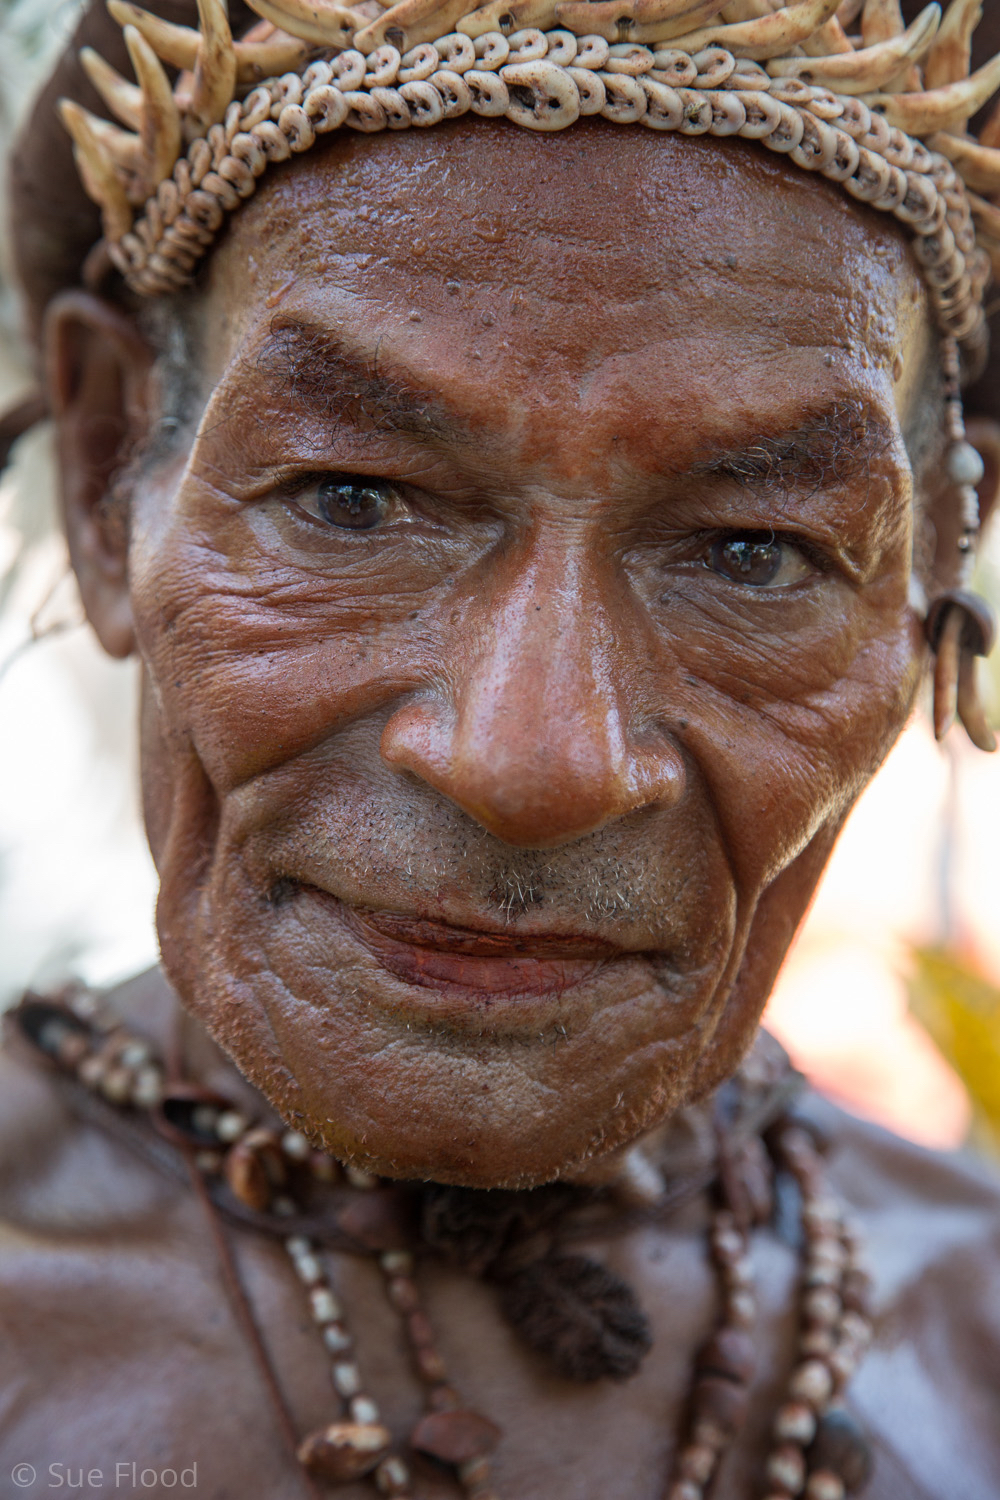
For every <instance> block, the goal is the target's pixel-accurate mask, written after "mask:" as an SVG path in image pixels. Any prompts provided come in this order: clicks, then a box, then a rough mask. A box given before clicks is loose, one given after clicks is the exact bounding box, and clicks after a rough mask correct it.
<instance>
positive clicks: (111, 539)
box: [44, 291, 153, 657]
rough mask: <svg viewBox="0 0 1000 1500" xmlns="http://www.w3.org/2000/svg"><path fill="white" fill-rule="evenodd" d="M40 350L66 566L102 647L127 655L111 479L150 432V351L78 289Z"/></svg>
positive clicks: (123, 567) (125, 321) (122, 556)
mask: <svg viewBox="0 0 1000 1500" xmlns="http://www.w3.org/2000/svg"><path fill="white" fill-rule="evenodd" d="M44 350H45V363H46V376H47V384H48V390H49V400H50V404H51V409H52V414H53V416H54V417H55V421H56V431H57V448H58V459H59V468H60V480H61V484H60V488H61V500H62V509H63V524H64V526H65V528H66V538H67V541H68V543H69V554H70V560H71V562H72V564H73V570H74V572H75V573H76V576H77V580H78V582H79V585H80V594H81V597H82V599H83V605H84V608H85V610H86V611H87V618H88V619H89V620H90V623H91V624H92V625H93V627H94V630H95V631H96V632H97V636H98V639H99V640H100V642H101V645H102V646H103V647H104V649H105V651H107V652H109V653H110V655H111V656H119V657H122V656H128V655H130V653H131V652H132V651H133V650H134V649H135V632H134V629H133V623H132V609H131V604H130V602H129V590H128V569H127V564H128V514H127V498H128V497H127V495H116V494H114V492H113V482H114V479H115V476H116V475H117V474H118V473H119V472H120V471H121V470H122V469H123V468H124V467H125V466H126V465H127V463H128V461H129V459H130V458H131V457H132V456H133V455H134V453H135V451H136V447H137V445H138V444H139V443H140V442H141V441H142V439H143V438H144V437H145V434H146V432H147V429H148V424H149V417H150V397H151V378H152V371H153V354H152V351H151V350H150V348H149V346H148V345H147V343H146V342H145V340H144V339H143V338H142V336H141V335H140V333H139V331H138V329H137V328H136V326H135V324H134V322H133V321H132V320H131V319H130V318H129V317H128V316H127V314H125V313H124V312H123V311H122V310H121V309H120V308H117V307H115V306H113V305H112V304H111V303H108V302H104V301H102V300H101V299H100V298H99V297H95V296H93V295H92V294H91V293H90V292H83V291H73V292H65V293H63V294H62V295H61V296H59V297H57V298H56V299H55V300H54V302H53V303H52V304H51V306H50V307H49V309H48V312H47V314H46V319H45V329H44Z"/></svg>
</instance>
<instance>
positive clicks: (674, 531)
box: [49, 122, 953, 1186]
mask: <svg viewBox="0 0 1000 1500" xmlns="http://www.w3.org/2000/svg"><path fill="white" fill-rule="evenodd" d="M265 247H266V250H265ZM207 278H208V279H207V286H206V290H205V293H204V297H203V301H202V307H201V309H200V312H199V326H200V329H201V331H202V333H203V347H204V351H205V352H204V355H203V359H204V370H203V376H204V380H203V390H204V395H205V400H204V402H202V403H199V420H198V424H197V431H196V432H195V431H194V430H192V431H191V432H190V433H182V434H180V436H179V438H178V441H177V444H176V451H175V453H174V454H173V456H172V457H171V458H170V459H169V460H168V461H166V462H160V463H158V464H157V465H156V466H155V467H154V468H153V470H152V472H150V469H149V466H146V468H145V469H143V468H141V467H140V468H138V469H137V470H136V471H135V472H137V473H138V475H139V477H138V478H137V479H135V480H134V482H133V483H132V486H131V493H130V494H129V496H128V499H129V504H130V509H131V521H130V540H129V545H128V549H127V570H126V566H125V546H124V542H123V540H122V534H121V528H120V527H116V526H115V525H114V524H113V522H109V521H108V519H107V517H106V514H105V512H104V511H102V509H101V507H100V503H99V502H100V500H101V497H102V495H103V493H104V490H105V487H106V480H107V476H108V474H109V473H110V472H111V469H112V468H113V463H114V461H115V460H116V452H115V450H116V447H117V445H116V443H115V442H109V440H108V437H107V434H108V432H112V433H113V434H114V436H115V437H117V436H119V435H121V434H125V435H126V436H127V435H128V434H129V433H131V434H135V433H137V432H139V431H141V428H142V426H143V423H144V422H145V421H146V420H147V419H148V417H149V415H150V414H151V413H152V414H154V415H155V412H156V403H157V394H156V374H155V369H154V367H153V366H152V364H151V361H150V357H149V355H148V352H147V351H146V350H145V349H144V346H143V345H142V343H141V341H140V340H139V339H138V338H137V336H136V335H135V334H134V333H133V332H131V331H130V329H129V327H128V325H127V324H126V322H125V320H124V319H123V318H122V317H121V315H119V314H117V313H113V312H111V311H109V310H107V309H100V308H99V307H98V306H97V304H96V303H94V304H93V305H91V301H90V300H88V299H83V298H80V297H76V298H74V299H70V300H69V301H68V302H66V303H64V304H63V305H61V307H60V308H58V309H57V310H56V311H55V312H54V314H53V316H52V317H51V318H50V328H49V348H50V367H51V369H52V370H53V372H54V375H53V380H54V385H55V388H56V390H57V399H58V402H59V404H60V407H61V432H62V452H63V464H64V475H65V477H64V487H65V492H66V504H67V515H68V521H69V529H70V537H71V546H72V549H73V553H74V560H75V563H76V566H77V569H78V572H79V574H80V577H81V582H82V586H83V590H84V595H85V598H86V600H87V603H88V608H89V611H90V614H91V618H92V619H93V620H94V623H95V625H96V626H97V628H98V631H99V633H100V634H101V635H102V639H103V640H104V641H105V644H106V645H107V646H108V647H109V649H112V650H114V651H118V652H124V651H126V650H128V649H131V646H132V644H133V641H134V643H135V645H136V646H137V649H138V650H139V652H140V653H141V656H142V659H143V665H144V680H145V706H144V716H143V780H144V789H145V803H146V816H147V824H148V827H149V831H150V839H151V844H152V847H153V852H154V855H155V858H156V861H157V865H158V867H159V870H160V874H161V879H162V890H161V898H160V906H159V927H160V934H161V940H162V948H163V958H164V963H165V966H166V969H167V973H168V975H169V977H170V978H171V980H172V981H173V983H174V984H175V986H176V987H177V989H178V990H179V992H180V994H181V996H182V997H183V999H184V1001H185V1003H186V1004H187V1005H188V1007H189V1008H190V1009H191V1010H192V1011H193V1012H194V1013H195V1014H196V1015H197V1016H198V1017H199V1018H200V1019H201V1020H202V1021H203V1022H204V1024H205V1025H206V1026H207V1028H208V1030H209V1031H210V1032H211V1034H212V1035H213V1036H214V1037H215V1038H216V1039H217V1040H219V1041H220V1042H221V1043H222V1045H223V1046H224V1047H225V1048H226V1049H227V1050H228V1051H229V1052H230V1053H231V1055H232V1056H233V1057H234V1058H235V1060H236V1061H237V1063H238V1064H239V1066H240V1068H241V1069H242V1070H243V1071H244V1072H245V1073H246V1074H247V1076H248V1077H249V1078H250V1079H251V1080H252V1082H253V1083H254V1084H256V1085H257V1086H258V1087H259V1088H260V1089H261V1090H262V1091H263V1092H264V1094H265V1095H267V1097H268V1098H269V1099H270V1100H271V1101H272V1102H273V1103H274V1104H275V1105H276V1106H277V1107H278V1108H279V1109H280V1110H281V1112H282V1113H283V1114H284V1115H285V1117H286V1118H287V1119H289V1120H291V1121H294V1123H295V1124H296V1125H298V1126H299V1127H300V1128H301V1129H303V1130H305V1131H306V1132H307V1133H308V1134H309V1135H310V1136H311V1137H312V1138H313V1139H314V1141H316V1142H317V1143H321V1144H323V1145H324V1146H325V1147H326V1148H328V1149H329V1150H331V1151H333V1152H334V1153H336V1154H337V1155H338V1156H340V1157H342V1158H349V1159H353V1160H355V1161H358V1162H362V1163H364V1164H366V1165H368V1166H371V1167H373V1168H374V1169H376V1170H378V1171H380V1172H384V1173H389V1174H395V1175H402V1176H414V1177H433V1178H436V1179H439V1180H443V1181H453V1182H461V1183H466V1184H471V1185H478V1186H489V1185H497V1184H504V1185H515V1184H525V1183H537V1182H541V1181H544V1180H547V1179H550V1178H552V1177H554V1176H556V1175H558V1174H560V1173H564V1174H566V1173H570V1174H572V1173H579V1172H580V1171H581V1170H583V1169H584V1168H585V1167H586V1165H587V1164H588V1163H595V1162H596V1163H600V1161H601V1160H606V1159H608V1158H609V1157H613V1153H614V1152H615V1151H616V1150H618V1149H620V1148H621V1147H623V1146H624V1145H626V1144H627V1143H628V1142H630V1141H632V1140H633V1139H635V1138H636V1137H637V1136H639V1135H640V1134H641V1133H642V1132H644V1131H647V1130H649V1129H650V1128H652V1127H653V1126H655V1125H656V1124H657V1123H658V1122H659V1121H661V1120H663V1119H665V1118H666V1117H668V1116H669V1115H670V1114H671V1112H672V1111H674V1110H675V1109H676V1108H677V1107H678V1106H679V1105H680V1104H682V1103H683V1102H685V1101H686V1100H689V1099H691V1098H693V1097H697V1096H699V1095H701V1094H704V1093H705V1092H706V1091H708V1090H709V1089H711V1088H713V1087H714V1086H715V1085H717V1084H718V1082H719V1081H720V1080H721V1079H722V1078H724V1077H725V1076H727V1075H728V1074H729V1073H731V1072H732V1071H733V1069H734V1068H735V1066H736V1063H737V1061H738V1059H739V1057H740V1056H741V1055H742V1053H743V1051H744V1050H745V1048H746V1047H747V1045H748V1044H749V1041H750V1039H751V1037H752V1035H753V1032H754V1029H755V1027H756V1024H757V1020H758V1017H759V1014H760V1011H761V1009H762V1007H763V1004H764V1002H765V1000H766V997H767V994H768V991H769V989H770V986H771V984H772V981H773V979H774V976H775V974H776V972H777V969H778V967H779V965H780V963H781V960H782V958H783V956H784V953H785V951H786V948H787V945H788V943H789V941H790V939H791V936H792V934H793V932H794V930H795V928H796V926H797V924H798V922H799V921H800V919H801V917H802V914H803V912H804V910H805V908H806V905H807V903H808V901H809V899H810V897H811V894H812V892H813V890H814V887H815V885H816V882H817V879H818V877H819V874H820V872H821V870H822V868H823V865H824V863H825V861H826V859H827V857H828V855H829V852H830V849H831V847H832V844H833V842H834V840H835V838H836V836H837V833H838V831H839V829H840V827H841V824H842V822H843V819H844V817H845V815H846V813H847V811H848V809H849V808H850V806H851V804H852V803H853V801H854V799H855V798H856V796H857V795H858V793H859V791H860V790H861V788H862V787H863V786H864V784H865V783H866V781H867V780H868V779H869V777H870V776H871V775H872V773H873V772H874V770H875V769H876V767H877V766H878V765H879V763H880V762H881V760H882V759H883V757H884V756H885V754H886V753H887V751H888V749H889V747H890V746H891V744H892V743H893V741H894V739H895V738H896V736H897V734H898V732H899V730H900V728H901V727H902V725H903V723H904V722H905V720H906V717H907V715H908V713H909V712H910V709H911V707H912V704H913V701H914V697H915V694H916V691H917V688H918V684H919V680H920V675H921V671H922V669H923V665H924V647H923V645H922V632H921V627H920V622H919V618H918V614H917V612H916V610H915V609H914V607H913V590H912V586H911V560H912V558H913V554H914V548H915V545H917V543H919V547H918V551H919V550H920V548H922V547H923V545H924V538H923V533H922V532H920V534H919V535H916V533H915V520H914V515H915V513H914V496H913V482H912V475H911V471H910V465H909V462H908V459H907V454H906V450H905V448H904V444H903V437H902V425H903V424H904V423H905V421H906V419H907V417H908V416H909V415H910V413H911V410H912V408H913V405H914V402H915V400H916V395H915V386H916V381H917V377H918V374H919V372H920V370H921V369H922V368H923V366H924V361H925V356H926V353H927V349H928V346H929V332H928V326H927V318H926V303H925V299H924V294H923V292H922V289H921V286H920V283H919V281H918V279H917V276H916V274H915V272H914V270H913V269H912V267H911V265H910V261H909V257H908V254H907V251H906V247H905V241H904V239H903V237H902V235H901V234H900V233H899V232H898V231H897V230H896V229H895V227H894V226H893V225H892V223H891V221H888V220H885V219H883V218H882V217H881V216H874V215H863V214H862V213H861V212H859V210H858V209H857V207H856V206H854V205H851V204H850V203H849V201H848V200H846V199H845V198H843V197H842V196H841V195H840V194H839V193H838V192H837V191H836V190H835V189H833V188H831V187H829V186H828V185H826V184H823V183H820V182H818V181H817V180H815V179H808V178H807V177H806V176H805V175H804V174H802V173H800V172H798V171H797V170H795V169H794V168H791V167H788V166H786V164H784V163H783V162H779V161H775V160H772V159H770V158H768V157H766V156H765V155H764V154H763V153H758V152H756V151H754V150H753V149H752V148H747V147H744V146H741V145H738V144H734V143H731V142H726V143H723V144H721V145H719V144H716V143H714V142H712V141H702V140H698V141H692V140H686V139H677V138H674V137H669V136H668V137H659V136H655V135H654V134H653V133H652V132H648V133H647V132H644V131H641V130H638V129H637V130H627V131H626V130H621V129H619V128H610V127H608V126H606V125H605V124H604V123H603V122H597V123H596V124H594V125H586V126H583V125H581V126H578V127H575V128H574V129H573V130H572V131H569V132H567V133H566V134H564V135H561V136H558V137H551V138H546V139H544V140H539V139H537V138H535V137H533V136H531V135H528V134H526V133H523V132H519V131H517V130H516V129H514V128H513V127H506V126H502V127H497V126H496V125H493V124H492V123H491V124H490V126H489V127H488V128H487V127H484V125H483V124H482V123H478V122H473V123H472V124H464V125H463V126H461V127H456V128H448V129H447V130H436V131H431V132H427V133H426V134H423V133H418V132H416V131H414V132H411V133H409V134H408V135H406V136H398V135H393V136H389V135H386V136H380V137H366V138H354V139H350V140H345V141H342V142H338V143H336V144H335V145H334V146H333V147H332V148H330V149H327V150H325V151H315V152H313V153H312V154H310V155H309V156H307V157H305V158H303V159H301V160H300V161H298V162H297V163H296V164H295V165H294V167H293V168H291V169H289V170H283V171H275V172H274V173H273V174H272V175H271V176H270V177H269V178H266V179H265V180H264V182H263V183H262V186H261V189H260V190H259V193H258V196H257V197H256V199H255V200H253V201H252V202H251V203H250V204H249V205H247V206H246V207H245V208H244V209H242V210H241V212H240V214H239V215H238V216H237V217H236V219H235V220H234V222H233V224H232V227H231V229H230V230H229V231H228V235H227V239H226V241H225V244H224V246H223V247H222V248H221V249H220V250H219V251H217V252H216V253H215V255H214V256H213V258H212V260H211V261H210V266H209V270H208V272H207ZM202 407H203V409H202ZM122 410H124V412H125V414H126V416H125V420H124V422H122V421H120V420H118V418H119V413H120V412H121V411H122ZM95 414H96V415H98V416H103V417H105V418H107V421H106V422H105V424H104V425H103V426H102V424H101V422H99V421H95V420H94V418H95ZM116 424H117V425H116ZM331 473H333V474H338V475H343V474H347V475H351V476H364V477H365V479H367V480H368V481H369V482H371V481H375V480H378V481H383V482H384V483H383V487H382V489H381V490H380V491H379V492H378V497H379V498H377V499H376V501H374V502H373V501H365V502H364V503H365V504H367V505H368V506H369V510H370V511H371V514H372V515H373V516H374V518H375V519H376V520H378V524H377V525H375V526H373V527H372V528H371V529H356V528H352V527H349V526H344V525H342V524H331V522H330V521H329V520H327V519H324V516H323V513H322V511H321V508H320V507H321V505H322V504H323V503H324V500H323V497H324V495H325V494H326V493H327V491H324V490H323V489H322V488H321V484H322V479H323V476H324V475H327V476H329V475H330V474H331ZM361 482H362V481H358V483H361ZM386 485H388V486H389V488H386ZM925 501H926V507H927V512H928V515H929V517H930V520H931V523H932V525H931V526H930V527H929V528H928V533H927V534H928V536H929V537H930V545H931V551H933V537H934V535H935V531H934V525H933V523H934V522H936V523H937V532H936V534H937V536H938V538H939V543H940V545H939V554H940V555H939V556H938V558H937V560H936V561H935V559H934V558H933V557H929V558H928V566H929V567H931V568H935V567H936V569H937V576H938V578H939V579H941V580H942V581H950V580H949V579H948V569H947V566H946V564H945V563H943V562H942V560H941V558H942V557H947V556H950V555H951V546H952V543H953V527H952V528H951V529H950V530H949V523H948V522H947V521H946V519H945V517H944V509H943V507H944V505H945V502H946V497H944V496H942V495H940V494H936V493H934V492H931V493H929V494H928V495H927V496H926V497H925ZM365 514H366V515H367V512H366V513H365ZM336 519H337V520H338V521H342V520H343V519H344V513H343V510H340V511H337V512H336ZM918 530H919V528H918ZM748 537H749V542H750V543H753V542H757V543H759V544H761V545H762V546H763V547H764V549H765V553H766V557H767V559H768V560H769V564H770V563H774V566H775V569H776V571H775V573H774V577H773V579H772V581H771V582H769V583H767V584H765V585H764V586H758V585H756V584H755V583H754V582H752V581H747V580H746V579H745V577H744V576H743V575H742V574H739V570H738V569H736V570H735V571H734V569H733V568H732V567H731V566H730V564H731V561H732V557H733V556H734V555H736V554H734V553H732V552H730V553H726V552H725V547H726V544H727V542H730V543H731V542H732V541H733V540H734V539H735V541H736V542H737V543H738V544H739V545H742V546H743V547H744V553H741V554H740V556H743V555H745V548H746V545H748V543H747V542H746V540H745V539H747V538H748ZM741 538H743V539H744V541H743V542H741V540H740V539H741ZM769 543H771V545H770V550H768V544H769ZM757 555H762V554H755V556H757ZM720 562H721V564H722V565H723V569H724V570H723V571H719V567H720ZM725 568H728V569H729V571H728V573H727V572H726V571H725Z"/></svg>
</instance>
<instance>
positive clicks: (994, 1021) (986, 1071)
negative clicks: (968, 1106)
mask: <svg viewBox="0 0 1000 1500" xmlns="http://www.w3.org/2000/svg"><path fill="white" fill-rule="evenodd" d="M913 959H914V968H913V973H912V975H911V976H910V981H909V994H910V1008H911V1010H912V1011H913V1014H914V1015H915V1017H916V1018H917V1020H918V1021H919V1022H920V1023H921V1024H922V1025H923V1026H924V1027H925V1028H926V1030H927V1031H928V1032H929V1033H930V1035H931V1037H932V1039H933V1040H934V1042H935V1043H936V1044H937V1046H938V1047H939V1048H940V1050H941V1051H942V1052H943V1053H944V1056H945V1057H946V1058H947V1059H948V1061H949V1062H950V1063H951V1065H952V1067H953V1068H954V1069H955V1071H956V1073H958V1074H959V1076H960V1077H961V1079H962V1081H963V1082H964V1084H965V1086H966V1088H967V1089H968V1090H969V1095H970V1097H971V1099H972V1105H973V1111H974V1124H973V1138H974V1139H975V1140H976V1142H977V1144H979V1145H981V1146H983V1147H984V1148H985V1149H987V1150H990V1151H992V1152H994V1153H995V1154H998V1155H1000V989H998V988H997V987H996V985H994V984H991V983H990V982H989V981H988V980H986V979H984V978H983V977H982V975H981V974H979V973H977V971H976V970H975V968H974V967H973V966H972V965H971V964H969V963H968V962H967V961H965V960H963V959H962V958H960V957H959V956H958V955H957V954H956V953H954V952H952V951H950V950H948V949H944V948H918V949H917V950H916V951H915V952H914V954H913Z"/></svg>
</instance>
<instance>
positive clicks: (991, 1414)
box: [810, 1101, 1000, 1500]
mask: <svg viewBox="0 0 1000 1500" xmlns="http://www.w3.org/2000/svg"><path fill="white" fill-rule="evenodd" d="M811 1105H812V1101H811V1102H810V1107H811ZM814 1112H815V1115H816V1118H817V1119H818V1120H819V1121H820V1122H821V1123H823V1124H829V1125H830V1126H832V1129H831V1131H830V1134H831V1135H832V1137H833V1138H834V1140H835V1141H836V1146H835V1148H834V1151H833V1153H832V1156H831V1161H830V1168H831V1176H832V1178H833V1181H834V1183H835V1186H836V1188H837V1190H838V1192H839V1193H841V1194H842V1195H843V1197H844V1199H846V1201H847V1202H848V1204H849V1205H850V1206H851V1208H852V1209H853V1211H854V1213H855V1215H856V1216H857V1217H858V1219H859V1220H860V1221H861V1223H862V1224H863V1226H864V1229H865V1232H866V1236H867V1241H868V1246H869V1254H870V1260H871V1266H872V1272H873V1276H874V1297H875V1342H874V1346H873V1348H872V1350H871V1352H870V1353H869V1355H868V1357H867V1358H866V1360H865V1361H864V1363H863V1364H862V1366H861V1369H860V1371H859V1373H858V1376H857V1377H856V1379H855V1381H854V1383H853V1384H852V1387H851V1401H852V1404H853V1405H855V1406H856V1408H857V1409H858V1410H859V1411H860V1412H861V1413H863V1415H864V1416H865V1418H866V1420H867V1421H868V1422H869V1423H870V1425H871V1426H872V1427H873V1428H874V1430H875V1431H876V1432H877V1433H878V1436H879V1444H880V1448H881V1449H882V1451H883V1453H884V1461H883V1463H882V1465H881V1467H882V1469H883V1472H884V1476H885V1477H887V1474H888V1470H889V1469H891V1468H892V1466H893V1465H894V1464H898V1466H899V1470H900V1473H901V1474H902V1473H905V1474H906V1476H908V1479H909V1481H910V1483H911V1485H912V1483H913V1482H916V1483H917V1486H918V1487H917V1488H916V1489H913V1490H912V1493H913V1494H914V1495H915V1496H928V1497H937V1496H943V1495H947V1496H948V1497H949V1500H996V1496H997V1495H1000V1174H998V1173H997V1171H996V1170H995V1169H994V1168H993V1167H992V1166H991V1165H990V1164H989V1163H987V1162H983V1161H980V1160H978V1159H976V1158H975V1157H973V1156H972V1155H970V1154H966V1153H954V1154H943V1153H937V1152H931V1151H926V1150H923V1149H922V1148H920V1147H919V1146H915V1145H912V1144H911V1143H909V1142H906V1141H902V1140H899V1139H898V1138H897V1137H895V1136H892V1135H890V1134H889V1133H888V1132H886V1131H883V1130H880V1129H879V1128H878V1127H876V1126H873V1125H869V1124H866V1123H864V1122H862V1121H859V1120H855V1119H853V1118H852V1117H850V1116H848V1115H846V1114H843V1113H841V1112H839V1111H835V1110H834V1109H833V1108H832V1106H829V1105H827V1104H823V1103H820V1102H817V1103H816V1107H815V1111H814ZM889 1493H893V1491H892V1489H891V1486H890V1489H889ZM900 1493H901V1494H909V1493H911V1490H906V1489H903V1490H901V1491H900Z"/></svg>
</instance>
